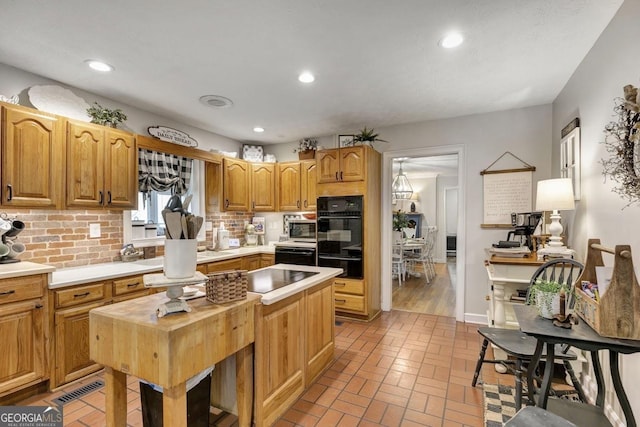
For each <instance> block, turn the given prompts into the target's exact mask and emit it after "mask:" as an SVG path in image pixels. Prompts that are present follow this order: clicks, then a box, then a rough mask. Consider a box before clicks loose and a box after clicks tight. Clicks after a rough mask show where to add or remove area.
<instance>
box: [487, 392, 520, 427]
mask: <svg viewBox="0 0 640 427" xmlns="http://www.w3.org/2000/svg"><path fill="white" fill-rule="evenodd" d="M482 394H483V396H484V425H485V426H486V427H502V425H503V424H504V423H506V422H507V421H509V420H510V419H511V417H513V416H514V415H515V414H516V400H515V397H514V394H515V390H514V389H513V387H509V386H505V385H496V384H483V385H482Z"/></svg>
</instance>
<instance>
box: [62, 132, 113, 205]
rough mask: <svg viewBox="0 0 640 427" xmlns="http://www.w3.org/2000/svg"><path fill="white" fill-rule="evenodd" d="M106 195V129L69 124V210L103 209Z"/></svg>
mask: <svg viewBox="0 0 640 427" xmlns="http://www.w3.org/2000/svg"><path fill="white" fill-rule="evenodd" d="M104 198H105V194H104V128H103V127H102V126H98V125H92V124H89V123H84V122H75V121H72V120H69V121H68V122H67V206H68V207H85V208H100V207H102V205H103V202H104Z"/></svg>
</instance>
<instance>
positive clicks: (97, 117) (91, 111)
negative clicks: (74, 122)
mask: <svg viewBox="0 0 640 427" xmlns="http://www.w3.org/2000/svg"><path fill="white" fill-rule="evenodd" d="M87 114H88V115H89V116H90V117H91V123H96V124H98V125H102V126H110V127H112V128H117V127H118V125H119V124H120V123H122V122H124V121H125V120H127V115H126V114H124V113H123V112H122V110H121V109H119V108H116V109H109V108H105V107H103V106H102V105H100V104H98V103H97V102H94V103H93V105H92V106H91V107H89V108H87Z"/></svg>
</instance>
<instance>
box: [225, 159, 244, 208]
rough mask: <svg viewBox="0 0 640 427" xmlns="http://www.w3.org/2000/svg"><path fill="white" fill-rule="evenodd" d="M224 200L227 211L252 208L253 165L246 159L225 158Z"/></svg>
mask: <svg viewBox="0 0 640 427" xmlns="http://www.w3.org/2000/svg"><path fill="white" fill-rule="evenodd" d="M222 165H223V174H224V175H223V179H222V183H223V200H224V206H223V208H224V210H225V211H244V212H248V211H250V210H251V198H250V184H251V165H250V163H248V162H245V161H244V160H238V159H230V158H226V157H225V158H224V160H223V163H222Z"/></svg>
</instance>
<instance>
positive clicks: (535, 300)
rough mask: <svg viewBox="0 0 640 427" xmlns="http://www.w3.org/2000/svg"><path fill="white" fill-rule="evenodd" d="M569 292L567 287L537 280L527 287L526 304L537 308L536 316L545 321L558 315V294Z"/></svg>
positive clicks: (554, 282) (553, 282)
mask: <svg viewBox="0 0 640 427" xmlns="http://www.w3.org/2000/svg"><path fill="white" fill-rule="evenodd" d="M563 291H564V292H565V294H568V293H569V292H570V289H569V286H567V285H566V284H564V283H558V282H556V281H553V280H537V281H536V282H535V283H534V284H532V285H531V286H530V287H529V296H528V299H527V303H528V304H532V305H535V306H537V307H538V314H540V316H542V317H544V318H545V319H553V318H554V315H556V314H558V313H560V293H561V292H563Z"/></svg>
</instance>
